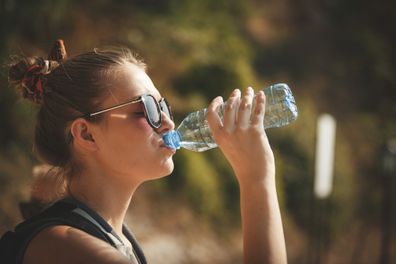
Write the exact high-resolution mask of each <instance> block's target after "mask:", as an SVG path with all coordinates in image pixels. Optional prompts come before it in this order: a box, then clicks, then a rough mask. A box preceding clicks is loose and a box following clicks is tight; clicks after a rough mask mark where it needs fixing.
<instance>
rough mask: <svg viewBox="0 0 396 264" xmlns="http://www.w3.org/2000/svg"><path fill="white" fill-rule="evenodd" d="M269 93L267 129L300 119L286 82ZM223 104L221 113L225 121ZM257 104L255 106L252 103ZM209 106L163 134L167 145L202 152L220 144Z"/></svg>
mask: <svg viewBox="0 0 396 264" xmlns="http://www.w3.org/2000/svg"><path fill="white" fill-rule="evenodd" d="M263 91H264V93H265V96H266V106H265V116H264V128H265V129H267V128H271V127H281V126H285V125H288V124H290V123H291V122H293V121H294V120H296V119H297V115H298V112H297V106H296V102H295V100H294V97H293V94H292V92H291V90H290V88H289V87H288V86H287V84H284V83H278V84H274V85H271V86H269V87H267V88H265V89H263ZM224 105H225V103H223V104H222V105H221V106H220V109H219V116H220V118H221V119H222V120H223V113H224ZM253 107H254V106H253ZM206 112H207V109H206V108H205V109H202V110H199V111H196V112H193V113H191V114H189V115H188V116H187V117H186V118H185V119H184V120H183V121H182V122H181V124H180V125H179V127H178V128H177V129H176V130H172V131H169V132H168V133H166V134H164V135H163V140H164V143H165V145H167V146H168V147H170V148H173V149H179V148H180V147H183V148H185V149H188V150H192V151H197V152H202V151H205V150H208V149H211V148H215V147H217V144H216V143H215V141H214V139H213V137H212V133H211V131H210V128H209V124H208V121H207V120H206Z"/></svg>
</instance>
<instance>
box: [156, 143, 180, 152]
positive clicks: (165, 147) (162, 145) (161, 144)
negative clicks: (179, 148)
mask: <svg viewBox="0 0 396 264" xmlns="http://www.w3.org/2000/svg"><path fill="white" fill-rule="evenodd" d="M159 147H160V148H163V149H167V150H169V151H170V152H172V153H173V154H175V153H176V149H174V148H171V147H169V146H167V145H165V143H164V141H163V140H160V141H159Z"/></svg>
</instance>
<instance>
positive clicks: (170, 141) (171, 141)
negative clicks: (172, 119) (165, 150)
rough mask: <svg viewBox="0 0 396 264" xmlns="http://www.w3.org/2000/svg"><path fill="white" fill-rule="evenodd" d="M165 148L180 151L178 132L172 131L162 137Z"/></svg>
mask: <svg viewBox="0 0 396 264" xmlns="http://www.w3.org/2000/svg"><path fill="white" fill-rule="evenodd" d="M162 139H163V140H164V143H165V145H166V146H167V147H169V148H172V149H180V135H179V132H177V131H175V130H172V131H169V132H167V133H165V134H164V135H163V136H162Z"/></svg>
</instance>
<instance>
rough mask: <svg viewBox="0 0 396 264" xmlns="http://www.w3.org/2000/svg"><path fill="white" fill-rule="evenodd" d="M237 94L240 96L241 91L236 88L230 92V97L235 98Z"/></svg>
mask: <svg viewBox="0 0 396 264" xmlns="http://www.w3.org/2000/svg"><path fill="white" fill-rule="evenodd" d="M239 94H241V91H240V90H239V89H238V88H236V89H235V90H234V91H232V94H231V96H237V95H239Z"/></svg>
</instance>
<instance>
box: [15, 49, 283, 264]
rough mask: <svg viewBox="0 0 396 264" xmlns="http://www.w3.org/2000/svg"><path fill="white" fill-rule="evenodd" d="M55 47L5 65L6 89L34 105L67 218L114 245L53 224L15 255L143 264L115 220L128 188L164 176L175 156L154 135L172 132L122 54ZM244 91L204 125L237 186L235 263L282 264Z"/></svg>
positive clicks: (261, 142)
mask: <svg viewBox="0 0 396 264" xmlns="http://www.w3.org/2000/svg"><path fill="white" fill-rule="evenodd" d="M59 44H62V42H58V45H59ZM59 51H60V52H58V55H59V54H61V55H62V56H55V57H54V56H52V57H51V56H50V57H51V58H52V60H51V59H50V60H45V59H43V58H39V57H30V58H22V59H21V61H19V62H17V63H16V64H14V65H13V66H12V67H11V68H10V75H9V77H10V78H9V79H10V83H11V84H13V85H14V86H15V87H16V88H17V89H18V90H20V91H21V92H22V95H23V96H24V97H25V98H28V99H30V100H32V101H34V102H35V103H38V104H40V110H39V113H38V120H37V125H36V133H35V145H34V150H35V152H36V153H37V154H38V156H39V157H40V158H41V159H42V160H43V161H44V162H46V163H47V164H50V165H52V166H54V167H56V168H57V170H58V172H59V173H58V175H63V176H64V177H65V180H66V182H67V188H66V189H67V191H66V193H65V197H66V199H64V200H66V201H69V203H71V204H74V206H73V207H72V209H73V210H72V212H73V215H74V216H75V215H78V216H79V217H80V218H84V219H85V220H84V221H85V222H84V223H85V224H84V226H89V225H93V226H95V228H96V229H95V230H100V232H103V233H106V237H107V238H108V237H111V240H112V241H113V242H114V241H115V242H114V243H112V242H111V241H110V239H109V241H110V242H109V241H106V239H100V238H98V236H95V235H92V233H91V234H90V232H88V231H87V229H84V228H83V227H81V225H74V224H70V225H69V224H67V223H68V222H67V221H65V222H64V223H63V222H62V221H58V222H56V221H55V222H52V223H50V224H46V225H44V226H42V227H41V228H39V229H37V231H36V232H35V233H33V234H32V235H30V236H29V238H28V239H26V241H25V243H24V246H23V249H21V251H20V254H21V258H20V259H21V261H22V263H24V264H30V263H145V259H144V256H143V254H142V253H141V251H140V248H139V247H138V246H137V243H136V240H134V239H133V237H132V236H131V235H130V233H129V232H128V231H127V230H126V229H125V227H124V226H123V222H124V218H125V214H126V212H127V209H128V206H129V204H130V202H131V199H132V196H133V194H134V192H135V190H136V189H137V188H138V187H139V186H140V185H141V184H142V183H143V182H145V181H148V180H153V179H157V178H160V177H163V176H166V175H169V174H170V173H171V172H172V170H173V161H172V156H173V155H174V154H175V150H173V149H169V148H167V147H166V146H165V145H164V143H163V141H162V137H161V136H162V135H163V134H164V133H165V132H167V131H169V130H172V129H174V123H173V121H172V114H171V111H170V107H169V106H168V103H167V102H166V100H165V99H163V98H162V96H161V94H160V93H159V92H158V90H157V89H156V87H155V86H154V84H153V82H152V81H151V79H150V78H149V76H148V75H147V74H146V72H145V65H144V64H143V63H142V62H141V61H140V60H139V59H137V58H136V57H135V56H133V54H132V53H131V51H129V50H127V49H115V50H94V51H92V52H88V53H84V54H81V55H78V56H75V57H72V58H68V59H66V58H65V56H64V53H62V52H63V50H62V49H60V50H59ZM54 58H55V59H54ZM253 95H254V91H253V89H252V88H250V87H249V88H247V89H246V91H244V92H243V94H242V95H241V92H240V91H239V90H235V91H233V92H232V94H231V96H230V97H229V99H228V101H227V106H226V109H225V114H224V121H223V122H222V121H221V120H220V118H219V116H218V114H217V109H218V107H219V106H220V104H221V103H222V102H223V99H222V98H221V97H217V98H215V99H214V100H213V101H212V103H211V104H210V105H209V107H208V121H209V124H210V127H211V129H212V132H213V135H214V138H215V140H216V142H217V144H218V145H219V147H220V149H221V150H222V152H223V153H224V155H225V157H226V158H227V160H228V161H229V163H230V164H231V166H232V168H233V170H234V172H235V175H236V177H237V180H238V183H239V186H240V195H241V197H240V199H241V215H242V228H243V247H244V262H245V263H249V264H250V263H286V250H285V241H284V234H283V228H282V221H281V215H280V211H279V205H278V200H277V194H276V188H275V165H274V156H273V153H272V150H271V148H270V145H269V143H268V139H267V136H266V134H265V131H264V127H263V117H264V110H265V95H264V93H263V92H259V93H258V95H257V97H256V98H255V99H254V100H256V107H255V109H252V101H253ZM70 201H71V202H70ZM63 208H66V207H63ZM62 210H63V209H62ZM65 210H66V209H65ZM58 211H59V210H58ZM44 214H45V213H44ZM47 214H48V213H47ZM63 215H64V217H69V216H70V215H69V216H66V214H63ZM62 217H63V216H62V213H59V212H58V215H57V219H61V218H62ZM81 221H82V220H81ZM62 223H63V224H62Z"/></svg>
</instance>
